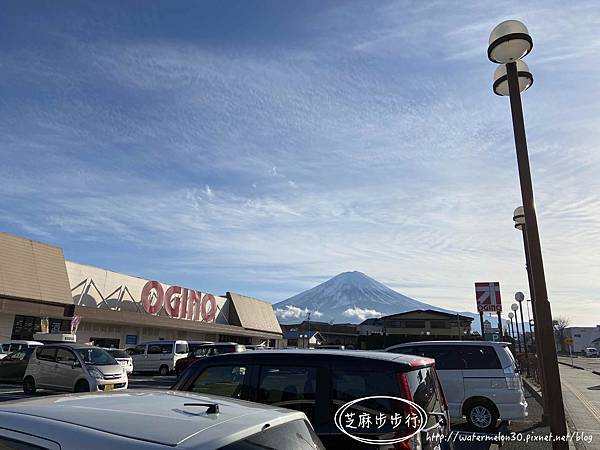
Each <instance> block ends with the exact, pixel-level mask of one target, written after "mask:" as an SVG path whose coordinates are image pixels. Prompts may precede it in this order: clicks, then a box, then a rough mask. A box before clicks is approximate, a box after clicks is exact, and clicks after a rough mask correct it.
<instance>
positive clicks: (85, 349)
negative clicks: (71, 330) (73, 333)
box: [23, 344, 128, 394]
mask: <svg viewBox="0 0 600 450" xmlns="http://www.w3.org/2000/svg"><path fill="white" fill-rule="evenodd" d="M127 385H128V380H127V372H126V370H125V368H124V367H122V366H121V365H120V364H119V363H118V362H117V361H116V360H115V358H113V357H112V356H111V355H110V354H108V353H107V352H106V351H105V350H103V349H101V348H99V347H94V346H91V345H81V344H49V345H44V346H42V347H38V348H37V349H36V350H35V351H34V352H33V353H32V354H31V357H30V358H29V363H28V364H27V369H26V370H25V376H24V377H23V391H24V392H25V393H26V394H33V393H35V391H36V390H37V389H38V388H41V389H51V390H57V391H69V392H88V391H112V390H115V389H127Z"/></svg>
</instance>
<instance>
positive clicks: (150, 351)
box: [148, 345, 162, 355]
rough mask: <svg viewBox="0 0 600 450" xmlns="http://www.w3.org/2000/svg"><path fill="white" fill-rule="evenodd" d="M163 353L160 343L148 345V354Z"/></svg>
mask: <svg viewBox="0 0 600 450" xmlns="http://www.w3.org/2000/svg"><path fill="white" fill-rule="evenodd" d="M161 353H162V350H161V348H160V345H149V346H148V354H149V355H160V354H161Z"/></svg>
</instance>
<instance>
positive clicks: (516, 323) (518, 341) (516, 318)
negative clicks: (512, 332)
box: [510, 303, 523, 353]
mask: <svg viewBox="0 0 600 450" xmlns="http://www.w3.org/2000/svg"><path fill="white" fill-rule="evenodd" d="M510 309H512V310H513V312H514V313H515V328H516V329H517V343H518V344H519V353H520V352H522V351H523V350H522V349H521V336H520V335H519V319H518V317H517V311H518V310H519V305H517V304H516V303H513V304H512V305H510Z"/></svg>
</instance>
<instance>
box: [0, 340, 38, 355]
mask: <svg viewBox="0 0 600 450" xmlns="http://www.w3.org/2000/svg"><path fill="white" fill-rule="evenodd" d="M40 345H44V344H43V343H42V342H38V341H20V340H13V341H9V342H6V343H4V344H0V359H2V358H5V357H6V355H8V354H9V353H13V352H17V351H19V350H23V349H27V348H32V347H39V346H40Z"/></svg>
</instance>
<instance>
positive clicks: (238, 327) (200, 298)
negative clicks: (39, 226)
mask: <svg viewBox="0 0 600 450" xmlns="http://www.w3.org/2000/svg"><path fill="white" fill-rule="evenodd" d="M73 317H78V318H79V325H78V328H77V332H76V336H77V342H81V343H83V342H92V341H93V342H94V343H95V344H96V345H100V346H106V347H110V346H114V347H117V348H119V347H120V348H124V347H130V346H134V345H136V344H139V343H142V342H145V341H150V340H158V339H182V340H190V341H191V340H206V341H215V342H223V341H235V342H239V343H242V344H260V343H266V344H268V345H271V346H279V345H280V343H281V339H282V332H281V328H280V327H279V323H278V321H277V318H276V317H275V313H274V311H273V307H272V306H271V304H270V303H268V302H264V301H262V300H258V299H255V298H252V297H247V296H244V295H241V294H236V293H233V292H227V293H226V294H225V295H214V294H211V293H208V292H203V291H198V290H195V289H191V288H189V287H180V286H170V285H166V284H164V283H161V282H159V281H156V280H146V279H142V278H138V277H134V276H131V275H126V274H122V273H117V272H112V271H110V270H106V269H101V268H98V267H92V266H88V265H84V264H78V263H75V262H71V261H65V259H64V255H63V251H62V249H61V248H59V247H55V246H52V245H48V244H44V243H41V242H37V241H33V240H29V239H24V238H21V237H17V236H14V235H11V234H8V233H2V232H0V342H7V341H8V340H11V339H32V338H33V334H34V333H36V332H39V331H40V330H41V325H40V323H41V320H42V318H48V323H49V332H50V333H69V332H70V331H71V324H72V319H73Z"/></svg>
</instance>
